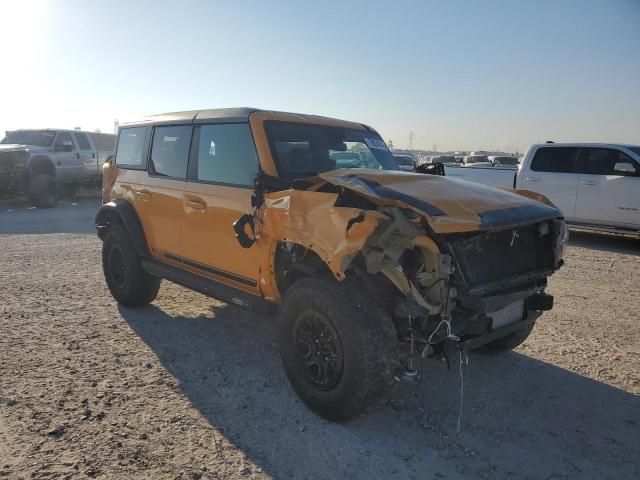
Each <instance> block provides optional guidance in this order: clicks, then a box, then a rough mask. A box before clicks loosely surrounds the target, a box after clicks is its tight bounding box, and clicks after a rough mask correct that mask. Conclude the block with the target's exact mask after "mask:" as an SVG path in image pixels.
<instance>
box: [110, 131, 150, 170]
mask: <svg viewBox="0 0 640 480" xmlns="http://www.w3.org/2000/svg"><path fill="white" fill-rule="evenodd" d="M146 130H147V129H146V128H145V127H137V128H121V129H120V136H119V137H118V149H117V150H118V151H117V153H116V165H121V166H124V167H127V166H129V167H140V166H142V164H143V163H144V136H145V133H146Z"/></svg>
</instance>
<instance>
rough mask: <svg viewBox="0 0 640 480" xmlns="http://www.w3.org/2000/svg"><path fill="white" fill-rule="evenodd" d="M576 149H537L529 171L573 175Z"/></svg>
mask: <svg viewBox="0 0 640 480" xmlns="http://www.w3.org/2000/svg"><path fill="white" fill-rule="evenodd" d="M577 150H578V149H577V148H572V147H543V148H540V149H538V151H537V152H536V154H535V156H534V157H533V161H532V162H531V170H533V171H534V172H556V173H575V172H576V166H575V163H576V154H577Z"/></svg>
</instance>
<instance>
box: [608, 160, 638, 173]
mask: <svg viewBox="0 0 640 480" xmlns="http://www.w3.org/2000/svg"><path fill="white" fill-rule="evenodd" d="M613 171H614V172H616V173H622V174H625V173H636V169H635V167H634V166H633V165H632V164H630V163H628V162H618V163H616V164H615V165H614V167H613Z"/></svg>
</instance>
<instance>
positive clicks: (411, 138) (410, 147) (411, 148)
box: [409, 131, 416, 150]
mask: <svg viewBox="0 0 640 480" xmlns="http://www.w3.org/2000/svg"><path fill="white" fill-rule="evenodd" d="M415 138H416V134H415V133H413V131H411V132H409V150H413V140H414V139H415Z"/></svg>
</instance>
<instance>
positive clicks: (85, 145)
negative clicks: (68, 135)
mask: <svg viewBox="0 0 640 480" xmlns="http://www.w3.org/2000/svg"><path fill="white" fill-rule="evenodd" d="M73 136H74V137H76V143H77V144H78V148H80V150H91V143H89V139H88V138H87V136H86V135H85V134H84V133H80V132H74V134H73Z"/></svg>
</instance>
